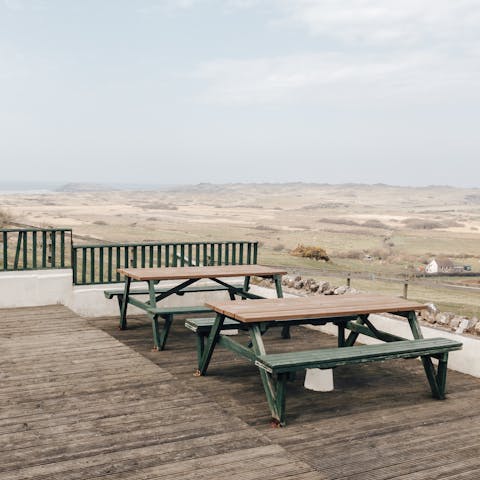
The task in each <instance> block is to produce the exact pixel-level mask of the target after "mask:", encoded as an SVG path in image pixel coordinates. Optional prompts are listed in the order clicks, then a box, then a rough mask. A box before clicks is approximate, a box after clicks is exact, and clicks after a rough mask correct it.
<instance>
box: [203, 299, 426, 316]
mask: <svg viewBox="0 0 480 480" xmlns="http://www.w3.org/2000/svg"><path fill="white" fill-rule="evenodd" d="M205 305H206V306H207V307H209V308H211V309H212V310H215V311H216V312H218V313H222V314H224V315H226V316H227V317H229V318H233V319H235V320H238V321H240V322H244V323H252V322H265V321H271V320H275V321H287V320H299V319H313V318H330V317H331V318H334V317H347V316H351V315H360V314H369V313H386V312H388V313H396V312H409V311H414V310H423V309H425V308H426V306H425V305H422V304H421V303H417V302H412V301H410V300H405V299H403V298H398V297H388V296H384V295H377V294H358V295H321V296H320V295H319V296H315V297H298V298H272V299H270V298H269V299H260V300H251V301H243V300H231V301H228V302H225V301H223V302H208V303H205Z"/></svg>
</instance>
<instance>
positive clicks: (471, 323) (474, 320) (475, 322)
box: [466, 317, 479, 333]
mask: <svg viewBox="0 0 480 480" xmlns="http://www.w3.org/2000/svg"><path fill="white" fill-rule="evenodd" d="M478 323H479V321H478V318H477V317H472V318H470V320H469V321H468V327H467V329H466V331H467V332H468V333H474V332H475V327H476V326H477V325H478Z"/></svg>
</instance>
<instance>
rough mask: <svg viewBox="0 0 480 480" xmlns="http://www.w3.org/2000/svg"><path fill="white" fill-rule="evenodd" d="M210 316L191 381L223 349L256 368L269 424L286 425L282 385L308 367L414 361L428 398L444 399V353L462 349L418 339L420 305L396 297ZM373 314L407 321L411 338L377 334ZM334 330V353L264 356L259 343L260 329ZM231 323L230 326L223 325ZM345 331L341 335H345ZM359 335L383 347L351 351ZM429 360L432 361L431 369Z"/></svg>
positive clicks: (257, 305)
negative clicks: (228, 331) (242, 336)
mask: <svg viewBox="0 0 480 480" xmlns="http://www.w3.org/2000/svg"><path fill="white" fill-rule="evenodd" d="M206 306H208V307H209V308H211V309H212V310H214V311H215V312H216V314H217V315H216V318H215V320H214V322H213V324H212V325H211V326H210V332H209V334H208V339H207V343H206V346H202V345H201V343H200V342H198V343H197V345H199V347H198V348H199V352H198V353H199V355H198V358H199V361H198V369H197V372H196V376H202V375H205V374H206V372H207V369H208V366H209V363H210V360H211V358H212V354H213V352H214V349H215V347H216V346H217V345H219V346H223V347H225V348H228V349H229V350H231V351H233V352H235V353H236V354H238V355H240V356H242V357H244V358H246V359H248V360H250V361H251V362H253V363H254V364H255V365H256V366H257V367H259V373H260V377H261V380H262V383H263V387H264V390H265V395H266V398H267V402H268V405H269V407H270V411H271V414H272V422H273V424H274V425H278V426H284V425H285V423H286V415H285V412H286V410H285V405H286V402H285V400H286V383H287V380H288V379H289V378H291V377H292V374H294V373H295V372H297V371H299V370H304V369H307V368H308V369H309V368H319V369H329V368H334V367H338V366H341V365H354V364H362V363H367V362H378V361H382V360H388V359H398V358H417V357H420V358H421V360H422V363H423V367H424V370H425V374H426V377H427V380H428V383H429V385H430V389H431V392H432V396H433V397H434V398H437V399H444V398H445V389H446V376H447V362H448V353H449V352H451V351H454V350H459V349H461V348H462V344H461V343H460V342H456V341H453V340H449V339H445V338H433V339H425V338H423V335H422V332H421V329H420V325H419V323H418V319H417V317H416V313H415V311H418V310H421V309H424V308H425V306H424V305H422V304H419V303H416V302H411V301H408V300H405V299H402V298H395V297H386V296H382V295H373V294H361V295H352V296H346V295H345V296H331V297H325V296H316V297H307V298H288V299H284V298H282V299H264V300H257V301H255V302H239V301H230V302H226V303H225V302H224V303H220V302H215V303H214V302H209V303H207V304H206ZM373 313H393V314H396V315H400V316H403V317H405V318H406V319H407V320H408V323H409V326H410V330H411V332H412V335H413V339H405V338H402V337H399V336H396V335H392V334H391V333H388V332H384V331H381V330H378V329H377V328H376V327H375V326H374V325H373V323H372V320H371V319H370V318H369V315H370V314H373ZM227 320H229V321H230V322H231V321H232V320H233V321H236V322H238V323H239V324H241V325H242V326H243V328H245V329H246V330H247V331H248V334H249V337H250V344H249V345H244V344H241V343H240V342H238V341H236V340H234V339H232V338H229V337H227V336H226V335H222V333H221V331H222V330H223V329H224V325H225V324H226V322H227ZM326 323H333V324H335V325H336V326H337V327H338V348H320V349H315V350H309V351H293V352H288V353H267V352H266V348H265V344H264V341H263V338H262V329H263V330H265V327H268V326H272V325H278V324H287V325H303V324H313V325H324V324H326ZM229 324H231V323H229ZM346 331H349V335H348V336H346V335H345V332H346ZM360 334H365V335H368V336H370V337H374V338H376V339H378V340H381V341H382V342H384V343H379V344H372V345H361V346H355V345H354V344H355V342H356V340H357V338H358V336H359V335H360ZM432 358H434V359H436V360H438V366H437V368H435V366H434V364H433V362H432Z"/></svg>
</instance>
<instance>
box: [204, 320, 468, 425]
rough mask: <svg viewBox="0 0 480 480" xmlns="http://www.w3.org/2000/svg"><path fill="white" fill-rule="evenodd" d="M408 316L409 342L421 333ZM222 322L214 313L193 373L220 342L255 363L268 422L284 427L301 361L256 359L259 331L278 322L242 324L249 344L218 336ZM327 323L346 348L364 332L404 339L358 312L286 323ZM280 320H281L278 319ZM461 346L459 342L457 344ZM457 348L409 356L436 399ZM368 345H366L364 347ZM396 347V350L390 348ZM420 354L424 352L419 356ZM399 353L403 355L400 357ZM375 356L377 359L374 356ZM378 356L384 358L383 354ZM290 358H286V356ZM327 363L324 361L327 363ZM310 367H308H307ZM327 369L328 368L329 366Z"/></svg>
mask: <svg viewBox="0 0 480 480" xmlns="http://www.w3.org/2000/svg"><path fill="white" fill-rule="evenodd" d="M402 315H403V316H405V317H406V318H407V319H408V322H409V325H410V330H411V332H412V335H413V338H414V340H413V341H410V342H414V341H415V340H421V339H423V335H422V333H421V329H420V324H419V322H418V319H417V317H416V314H415V312H413V311H412V312H406V313H404V314H402ZM224 322H225V316H224V315H222V314H217V317H216V319H215V322H214V323H213V326H212V328H211V330H210V334H209V336H208V340H207V345H206V346H204V345H203V341H202V345H201V347H199V348H201V349H202V350H201V352H200V351H199V352H197V353H198V369H197V371H196V374H195V375H196V376H203V375H206V373H207V370H208V366H209V363H210V360H211V358H212V355H213V352H214V349H215V347H216V345H220V346H222V347H225V348H227V349H229V350H231V351H233V352H235V353H236V354H238V355H240V356H242V357H244V358H246V359H248V360H249V361H252V362H253V363H255V364H256V365H258V366H259V373H260V378H261V381H262V385H263V388H264V391H265V396H266V399H267V403H268V406H269V408H270V412H271V414H272V424H273V425H275V426H285V424H286V413H285V411H286V410H285V406H286V400H285V399H286V383H287V381H288V380H289V379H291V378H292V377H293V376H294V375H295V372H296V371H297V370H300V369H304V368H305V366H304V364H303V365H302V364H300V363H295V362H293V363H292V364H290V363H289V367H288V368H285V369H283V370H280V371H277V372H275V371H273V370H272V371H269V370H268V369H266V368H264V367H262V365H261V363H259V362H258V361H259V360H260V357H262V356H265V355H266V350H265V345H264V343H263V338H262V333H263V332H264V331H265V329H266V328H268V327H269V326H272V325H275V324H278V323H280V322H274V321H269V322H261V323H252V324H245V325H244V326H245V327H247V328H248V332H249V336H250V343H248V344H247V346H246V347H245V346H243V345H241V344H240V343H239V342H237V341H235V340H232V339H231V338H229V337H225V336H222V335H221V334H220V332H221V330H222V327H223V324H224ZM327 322H333V323H335V324H336V325H337V326H338V330H339V335H338V346H339V347H340V348H349V347H352V346H353V345H354V344H355V341H356V340H357V338H358V335H360V334H363V335H368V336H370V337H373V338H376V339H378V340H382V341H384V342H399V341H405V340H407V339H405V338H403V337H399V336H396V335H392V334H390V333H388V332H384V331H381V330H379V329H377V328H376V327H375V326H374V325H373V323H372V322H371V320H370V319H369V316H368V315H358V316H357V317H344V318H327V319H326V318H322V319H315V320H312V319H303V320H302V319H297V320H293V321H291V322H287V325H288V326H291V325H298V324H325V323H327ZM282 323H283V322H282ZM346 329H347V330H349V331H350V334H349V335H348V337H345V330H346ZM460 347H461V344H460ZM460 347H458V346H457V347H456V348H453V347H450V348H447V347H445V348H443V346H442V349H443V350H442V349H440V350H432V349H430V350H429V349H427V348H423V346H422V349H421V351H420V353H416V354H415V355H412V356H413V357H417V356H420V358H421V360H422V364H423V367H424V369H425V374H426V376H427V380H428V383H429V385H430V389H431V392H432V396H433V397H434V398H437V399H440V400H442V399H444V398H445V389H446V377H447V363H448V351H449V350H452V349H458V348H460ZM366 348H368V346H366ZM394 350H397V349H394ZM394 350H393V351H392V352H390V353H388V354H386V355H385V358H407V357H408V355H405V354H401V353H398V352H397V353H395V351H394ZM422 353H424V354H423V355H422ZM402 355H403V356H402ZM432 357H433V358H436V359H437V360H438V367H437V369H435V367H434V365H433V362H432ZM377 359H378V358H377ZM381 359H384V358H383V357H382V358H381ZM374 360H375V359H374V358H373V357H372V358H369V357H368V354H365V357H362V358H361V359H360V360H358V359H356V360H352V361H351V362H345V363H346V364H348V363H352V364H353V363H359V362H360V363H363V362H367V361H374ZM289 361H290V359H289ZM327 363H328V362H327ZM331 364H332V366H335V361H334V360H332V361H331ZM309 368H312V367H309ZM319 368H327V367H325V366H324V362H323V363H322V366H320V367H319ZM329 368H330V367H329Z"/></svg>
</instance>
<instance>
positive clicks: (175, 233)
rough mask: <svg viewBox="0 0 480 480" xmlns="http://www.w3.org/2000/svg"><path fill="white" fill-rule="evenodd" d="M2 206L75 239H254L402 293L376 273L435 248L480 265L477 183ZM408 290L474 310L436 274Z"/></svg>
mask: <svg viewBox="0 0 480 480" xmlns="http://www.w3.org/2000/svg"><path fill="white" fill-rule="evenodd" d="M0 209H1V210H3V211H6V212H8V214H9V215H10V216H11V217H13V219H14V221H17V222H20V223H25V224H29V225H37V226H55V227H61V226H62V227H71V228H73V230H74V233H75V234H77V235H79V236H81V238H77V242H98V241H100V242H101V241H104V240H107V241H121V242H125V241H130V242H142V241H189V240H191V241H198V240H216V241H217V240H258V241H259V242H260V244H261V248H260V261H262V262H264V263H270V264H278V265H285V266H287V267H288V268H289V269H290V270H292V271H295V270H296V271H303V270H305V271H306V272H307V271H308V272H311V269H314V272H315V274H312V275H310V276H313V277H318V278H319V277H321V276H322V275H323V276H328V277H329V278H335V277H332V275H337V277H338V282H337V283H338V284H341V283H345V277H346V273H347V272H352V274H354V280H353V284H354V286H356V287H357V288H359V289H361V290H375V291H382V292H385V293H395V294H400V293H401V292H402V288H403V287H402V284H401V283H398V284H394V283H391V282H388V281H382V280H381V277H388V278H392V277H396V278H405V277H406V276H410V277H411V276H412V275H413V274H415V273H417V272H418V269H419V268H422V267H424V265H425V263H426V262H428V261H429V260H430V259H432V258H434V257H438V256H446V257H450V258H451V259H452V260H453V261H454V262H455V263H456V264H458V265H470V266H471V267H472V269H473V271H476V272H479V273H480V190H478V189H459V188H451V187H425V188H407V187H390V186H385V185H373V186H368V185H318V184H300V183H292V184H283V185H273V184H248V185H246V184H231V185H209V184H203V185H197V186H186V187H178V188H172V189H168V190H165V189H164V190H158V191H103V190H102V191H68V192H54V193H49V194H15V195H1V196H0ZM298 244H305V245H313V246H320V247H322V248H324V249H326V251H327V253H328V254H329V256H330V259H331V260H330V262H317V261H315V260H309V259H302V258H299V257H294V256H292V255H290V251H291V250H292V249H294V248H295V247H296V246H297V245H298ZM355 274H357V276H363V277H365V278H358V279H356V278H355ZM368 275H374V276H375V280H371V277H370V279H368V278H366V276H368ZM332 281H333V280H332ZM453 281H454V282H458V279H453ZM442 282H443V283H446V282H444V281H443V280H442ZM409 296H411V298H415V299H417V300H422V301H433V302H434V303H438V304H440V305H442V307H444V308H447V307H448V308H450V309H452V310H456V311H458V312H460V313H469V314H470V313H475V314H478V312H479V310H480V309H479V301H478V298H479V297H480V295H478V292H477V291H474V290H472V291H468V290H465V291H463V290H462V291H460V290H457V289H453V288H449V287H444V286H440V285H438V284H437V283H435V282H433V281H432V282H431V283H430V284H426V283H425V282H422V283H418V284H417V283H412V284H411V285H410V288H409Z"/></svg>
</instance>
